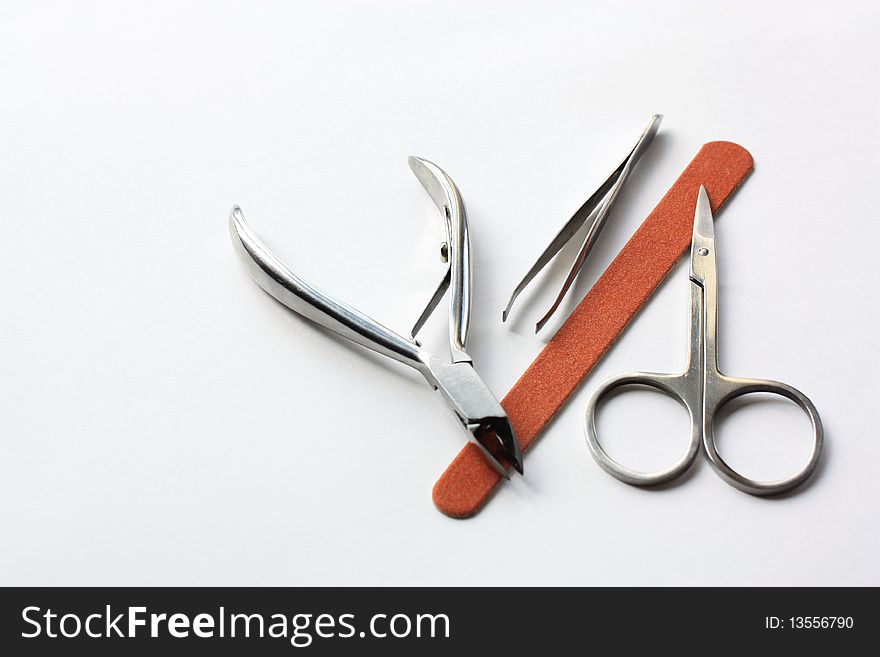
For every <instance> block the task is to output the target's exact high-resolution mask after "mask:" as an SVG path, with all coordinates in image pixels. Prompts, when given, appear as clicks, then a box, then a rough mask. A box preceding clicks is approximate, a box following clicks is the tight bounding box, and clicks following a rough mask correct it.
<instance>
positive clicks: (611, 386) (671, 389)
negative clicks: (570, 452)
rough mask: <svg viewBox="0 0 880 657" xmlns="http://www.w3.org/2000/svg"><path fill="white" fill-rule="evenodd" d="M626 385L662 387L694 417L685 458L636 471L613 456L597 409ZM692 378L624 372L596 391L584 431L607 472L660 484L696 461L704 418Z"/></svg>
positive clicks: (628, 480)
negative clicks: (599, 431) (655, 468)
mask: <svg viewBox="0 0 880 657" xmlns="http://www.w3.org/2000/svg"><path fill="white" fill-rule="evenodd" d="M623 386H646V387H649V388H654V389H656V390H659V391H661V392H663V393H665V394H667V395H669V396H670V397H672V398H673V399H675V400H677V401H679V402H680V403H681V404H682V405H683V406H684V407H685V408H686V409H687V411H688V415H689V416H690V420H691V440H690V444H689V445H688V449H687V451H686V452H685V454H684V455H682V456H681V458H679V459H678V461H676V462H675V463H673V464H672V465H670V466H669V467H668V468H664V469H663V470H658V471H656V472H642V471H640V470H633V469H631V468H628V467H626V466H625V465H623V464H621V463H619V462H618V461H615V460H614V459H613V458H611V457H610V456H609V455H608V453H607V452H606V451H605V449H604V448H603V447H602V445H600V444H599V437H598V435H597V434H596V409H597V407H598V405H599V402H601V401H602V399H604V398H605V397H606V396H607V395H608V394H609V393H611V392H612V391H614V390H616V389H617V388H622V387H623ZM691 387H692V385H691V378H690V377H687V376H686V375H683V374H654V373H651V372H624V373H623V374H618V375H617V376H612V377H611V378H609V379H606V380H605V381H603V382H602V383H600V384H599V386H598V387H597V388H596V389H595V390H594V391H593V394H592V395H590V399H589V400H588V401H587V409H586V413H585V416H584V430H585V433H586V436H587V445H588V446H589V448H590V452H591V453H592V455H593V458H594V459H595V460H596V463H598V464H599V465H600V466H601V467H602V469H603V470H605V472H607V473H608V474H610V475H611V476H612V477H615V478H617V479H619V480H620V481H622V482H624V483H627V484H630V485H633V486H656V485H658V484H663V483H666V482H668V481H672V480H673V479H675V478H677V477H680V476H681V475H682V474H684V473H685V472H686V471H687V470H688V469H689V468H690V467H691V466H692V465H693V463H694V461H695V460H696V458H697V453H698V451H699V449H700V424H701V420H700V417H698V416H696V415H695V413H696V412H699V404H695V403H694V402H692V400H691V395H690V389H691Z"/></svg>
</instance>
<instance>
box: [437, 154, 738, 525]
mask: <svg viewBox="0 0 880 657" xmlns="http://www.w3.org/2000/svg"><path fill="white" fill-rule="evenodd" d="M752 166H753V160H752V156H751V155H750V154H749V152H748V151H747V150H746V149H744V148H743V147H742V146H739V145H737V144H734V143H732V142H727V141H713V142H709V143H708V144H705V145H704V146H703V147H702V148H701V149H700V151H699V152H698V153H697V155H696V157H694V159H693V160H691V163H690V164H688V166H687V168H685V170H684V171H683V172H682V174H681V175H680V176H679V177H678V180H676V181H675V183H673V185H672V187H670V189H669V191H668V192H666V195H665V196H664V197H663V198H662V199H661V201H660V203H658V204H657V207H655V208H654V210H653V211H652V212H651V214H649V215H648V217H647V218H646V219H645V221H644V222H643V223H642V225H641V226H640V227H639V228H638V230H637V231H636V232H635V234H633V236H632V237H631V238H630V240H629V242H627V243H626V245H625V246H624V247H623V249H621V251H620V253H618V254H617V257H616V258H615V259H614V261H613V262H612V263H611V264H610V265H609V266H608V268H607V269H606V270H605V272H604V273H603V274H602V276H600V277H599V280H597V281H596V283H595V285H593V287H592V288H591V289H590V291H589V292H588V293H587V295H586V296H585V297H584V299H583V301H581V302H580V304H578V306H577V307H576V308H575V309H574V311H573V312H572V313H571V315H570V316H569V318H568V319H567V320H566V321H565V323H564V324H563V325H562V327H561V328H560V329H559V330H558V331H557V332H556V334H555V335H554V336H553V337H552V338H551V339H550V341H549V342H548V343H547V345H546V346H545V347H544V349H543V350H542V351H541V353H540V354H538V357H537V358H536V359H535V360H534V362H533V363H532V364H531V365H530V366H529V368H528V369H527V370H526V371H525V373H524V374H523V375H522V376H521V377H520V379H519V381H517V382H516V383H515V384H514V386H513V388H511V390H510V392H508V393H507V396H506V397H505V398H504V399H503V400H502V402H501V405H502V406H503V407H504V410H505V411H507V414H508V416H509V418H510V421H511V423H512V425H513V428H514V431H515V432H516V435H517V438H518V439H519V443H520V447H521V449H522V451H523V452H525V451H526V450H528V449H529V448H530V447H531V446H532V444H533V443H534V442H535V440H536V439H537V437H538V436H539V435H540V433H541V431H542V430H543V429H544V427H546V426H547V424H548V423H549V422H550V420H551V419H552V418H553V416H554V415H555V414H556V413H557V412H558V411H559V409H560V408H562V406H563V404H565V401H566V400H567V399H568V398H569V396H570V395H571V394H572V393H573V392H574V391H575V390H576V389H577V387H578V386H579V385H580V383H581V382H582V381H583V380H584V379H585V378H586V377H587V375H588V374H589V373H590V371H591V370H592V369H593V367H595V365H596V363H598V362H599V360H600V359H601V358H602V356H604V355H605V352H606V351H608V349H609V348H610V347H611V345H612V344H613V343H614V341H615V340H616V339H617V338H618V337H619V336H620V334H621V333H622V332H623V330H624V329H625V328H626V326H627V324H629V323H630V321H632V319H633V317H635V315H636V313H638V312H639V310H640V309H641V308H642V306H643V305H644V304H645V302H646V301H647V300H648V298H649V297H650V296H651V294H653V292H654V290H656V289H657V287H659V285H660V283H662V282H663V279H664V278H665V277H666V275H667V274H668V273H669V271H670V270H671V269H672V267H673V266H674V265H675V263H676V262H677V261H678V259H679V258H681V256H682V255H684V253H685V252H686V251H687V249H688V247H689V246H690V243H691V231H692V229H693V217H694V207H695V204H696V199H697V192H698V190H699V188H700V185H703V186H704V187H705V188H706V191H707V192H708V194H709V200H710V203H711V205H712V212H717V210H718V209H719V208H720V207H721V206H722V205H723V204H724V203H725V202H726V201H727V200H728V199H729V198H730V196H731V195H732V194H733V192H734V191H736V189H737V188H738V187H739V186H740V185H741V184H742V183H743V181H744V180H745V179H746V177H747V176H748V175H749V173H750V172H751V171H752ZM501 481H502V477H501V476H500V475H499V474H498V473H497V472H496V471H495V470H494V469H492V467H491V466H489V465H488V464H487V463H486V462H485V459H484V457H483V455H482V454H481V453H480V450H479V449H478V448H477V447H475V446H474V445H473V444H470V443H469V444H467V445H466V446H465V447H464V448H463V449H462V450H461V451H460V452H459V453H458V456H456V457H455V459H454V460H453V461H452V463H450V465H449V467H447V468H446V471H445V472H444V473H443V474H442V475H441V476H440V479H439V480H437V483H436V484H434V490H433V493H432V496H433V499H434V504H435V505H436V506H437V508H438V509H439V510H440V511H442V512H443V513H445V514H446V515H448V516H452V517H453V518H467V517H469V516H472V515H474V514H475V513H476V512H477V511H479V509H480V508H481V507H482V506H483V505H484V504H485V503H486V501H487V500H488V499H489V497H490V496H491V495H492V492H493V491H494V490H495V488H496V486H497V485H498V483H499V482H501Z"/></svg>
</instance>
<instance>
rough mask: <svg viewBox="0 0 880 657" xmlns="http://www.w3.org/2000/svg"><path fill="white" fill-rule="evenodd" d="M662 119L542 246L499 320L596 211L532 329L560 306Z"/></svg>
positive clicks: (656, 119)
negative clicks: (550, 302) (558, 286)
mask: <svg viewBox="0 0 880 657" xmlns="http://www.w3.org/2000/svg"><path fill="white" fill-rule="evenodd" d="M662 120H663V116H662V115H661V114H655V115H654V116H653V117H651V121H650V123H648V126H647V127H646V128H645V130H644V132H642V135H641V136H640V137H639V139H638V141H637V142H636V143H635V145H634V146H633V147H632V148H631V149H630V151H629V153H627V154H626V157H624V158H623V160H622V161H621V162H620V164H618V165H617V167H616V168H615V169H614V171H612V172H611V175H610V176H608V179H607V180H605V182H603V183H602V184H601V185H600V186H599V189H597V190H596V191H595V192H594V193H593V195H592V196H590V198H588V199H587V200H586V202H585V203H584V204H583V205H582V206H581V207H580V208H579V209H578V211H577V212H575V213H574V215H573V216H572V217H571V219H569V220H568V221H567V222H566V224H565V225H564V226H563V227H562V230H560V231H559V233H558V234H557V235H556V237H554V238H553V241H552V242H550V245H549V246H548V247H547V248H546V249H544V252H543V253H542V254H541V256H540V257H539V258H538V260H537V262H535V264H534V265H532V268H531V269H529V271H528V273H527V274H526V275H525V276H524V277H523V279H522V280H521V281H520V282H519V285H517V286H516V289H515V290H514V291H513V294H511V295H510V300H509V301H508V302H507V306H506V307H505V308H504V311H503V312H502V314H501V320H502V321H504V322H506V321H507V316H508V315H509V314H510V309H511V308H512V307H513V302H514V301H516V298H517V297H518V296H519V294H520V292H522V291H523V290H524V289H525V288H526V286H527V285H528V284H529V283H530V282H531V280H532V279H533V278H534V277H535V276H537V275H538V272H540V271H541V270H542V269H543V268H544V267H545V266H546V264H547V263H548V262H550V261H551V260H552V259H553V257H554V256H555V255H556V254H557V253H559V251H560V250H561V249H562V247H563V246H565V245H566V244H567V243H568V242H569V240H571V239H572V237H574V235H575V233H577V231H578V230H579V229H580V228H581V226H583V225H584V222H586V221H587V219H589V218H590V216H593V214H594V212H595V216H594V218H593V223H592V224H590V227H589V230H588V231H587V234H586V236H585V237H584V242H583V244H582V245H581V249H580V251H579V252H578V255H577V257H576V258H575V260H574V262H573V263H572V265H571V269H569V271H568V276H566V278H565V282H564V283H563V284H562V289H560V290H559V294H558V295H556V300H555V301H554V302H553V305H552V306H550V310H548V311H547V312H546V313H545V315H544V316H543V317H542V318H541V319H540V320H538V323H537V324H536V325H535V333H537V332H538V331H540V330H541V329H542V328H543V327H544V325H545V324H546V323H547V322H548V321H549V320H550V318H551V317H552V316H553V313H554V312H556V309H557V308H559V304H560V303H562V299H563V298H564V297H565V295H566V294H567V293H568V290H569V288H571V285H572V283H574V279H575V278H577V275H578V273H579V272H580V270H581V268H582V267H583V265H584V261H585V260H586V259H587V256H588V255H589V254H590V250H592V248H593V245H594V244H595V243H596V238H598V237H599V233H600V232H601V231H602V228H604V227H605V223H606V222H607V221H608V216H609V214H610V212H611V207H612V206H613V205H614V201H616V200H617V195H618V194H619V193H620V190H621V189H622V188H623V185H624V184H625V183H626V181H627V178H629V175H630V173H632V170H633V167H634V166H635V164H636V162H638V160H639V158H640V157H641V156H642V153H644V152H645V150H646V149H647V148H648V146H649V145H650V143H651V141H653V139H654V136H655V135H656V134H657V131H658V130H659V129H660V122H661V121H662ZM597 208H598V211H597Z"/></svg>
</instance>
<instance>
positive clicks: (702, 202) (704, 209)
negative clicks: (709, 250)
mask: <svg viewBox="0 0 880 657" xmlns="http://www.w3.org/2000/svg"><path fill="white" fill-rule="evenodd" d="M697 237H700V238H702V239H709V240H711V239H715V221H714V219H713V217H712V204H711V203H709V195H708V194H707V193H706V188H705V187H703V186H702V185H700V193H699V194H698V195H697V209H696V211H695V212H694V240H696V239H697Z"/></svg>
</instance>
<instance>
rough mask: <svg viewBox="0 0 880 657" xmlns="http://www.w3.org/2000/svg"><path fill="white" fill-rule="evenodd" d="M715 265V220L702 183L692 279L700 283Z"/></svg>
mask: <svg viewBox="0 0 880 657" xmlns="http://www.w3.org/2000/svg"><path fill="white" fill-rule="evenodd" d="M714 267H715V220H714V219H713V217H712V205H711V204H710V203H709V195H708V194H707V193H706V188H705V187H703V186H702V185H700V191H699V194H697V209H696V210H695V211H694V233H693V237H692V238H691V279H692V280H693V281H695V282H696V283H699V284H700V285H702V284H703V282H704V281H705V279H706V275H707V274H708V273H709V272H710V271H712V270H713V269H714Z"/></svg>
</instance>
